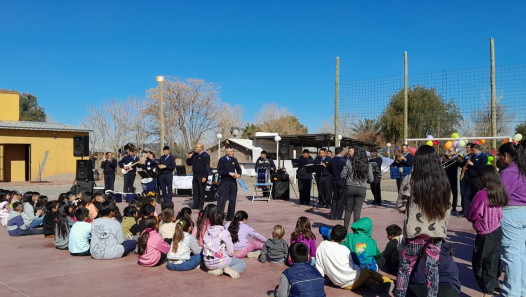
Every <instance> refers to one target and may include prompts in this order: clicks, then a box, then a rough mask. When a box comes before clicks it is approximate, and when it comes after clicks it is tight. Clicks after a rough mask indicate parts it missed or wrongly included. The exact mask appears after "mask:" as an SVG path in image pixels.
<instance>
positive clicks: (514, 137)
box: [513, 133, 522, 141]
mask: <svg viewBox="0 0 526 297" xmlns="http://www.w3.org/2000/svg"><path fill="white" fill-rule="evenodd" d="M513 140H515V141H521V140H522V134H520V133H517V134H515V135H514V136H513Z"/></svg>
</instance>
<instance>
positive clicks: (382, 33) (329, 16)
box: [0, 0, 526, 132]
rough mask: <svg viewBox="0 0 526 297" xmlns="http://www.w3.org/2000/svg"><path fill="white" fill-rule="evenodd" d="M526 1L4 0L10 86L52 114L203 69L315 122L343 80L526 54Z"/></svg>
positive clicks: (225, 91)
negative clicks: (406, 63)
mask: <svg viewBox="0 0 526 297" xmlns="http://www.w3.org/2000/svg"><path fill="white" fill-rule="evenodd" d="M525 15H526V2H524V1H185V2H183V1H51V0H49V1H14V0H13V1H4V0H0V36H1V37H2V42H0V88H6V89H14V90H19V91H21V92H30V93H33V94H34V95H36V96H37V97H38V99H39V104H40V105H42V106H43V107H44V108H45V110H46V111H47V113H48V114H49V115H50V116H51V117H52V119H53V120H55V121H58V122H64V123H68V124H78V123H79V121H80V120H81V119H82V117H83V116H84V115H85V113H86V106H87V105H88V104H92V105H95V106H102V105H103V104H104V102H105V101H106V100H108V99H110V98H120V99H125V98H127V97H128V96H130V95H131V96H136V97H144V96H145V90H146V89H148V88H152V87H155V86H156V81H155V76H156V75H160V74H162V75H166V76H178V77H185V78H190V77H192V78H201V79H204V80H206V81H210V82H216V83H218V84H219V85H220V86H221V98H222V100H224V101H226V102H229V103H230V104H233V105H237V104H240V105H242V106H243V108H244V110H245V118H244V120H246V121H251V122H252V121H255V119H254V116H255V114H256V113H257V111H258V110H259V109H260V108H261V106H262V104H264V103H272V102H275V103H277V104H278V105H280V106H284V107H287V108H288V109H289V110H290V111H291V112H292V113H293V114H295V115H296V116H298V118H299V119H300V121H301V122H302V123H304V124H306V125H307V126H308V127H309V130H310V132H316V130H317V129H318V128H319V126H320V124H321V122H322V120H324V119H329V118H330V117H331V114H332V112H333V109H334V104H333V99H334V60H335V57H336V56H340V59H341V65H340V77H341V79H342V80H355V79H366V78H371V77H377V76H386V75H393V74H400V73H401V71H402V65H403V59H402V53H403V51H404V50H407V51H408V52H409V57H410V70H411V72H415V73H419V72H433V71H440V70H442V69H444V68H451V67H453V68H458V67H464V66H467V67H472V66H473V67H479V66H487V65H488V63H489V50H488V48H489V38H490V37H495V43H496V51H497V57H498V58H497V62H498V64H513V63H523V62H525V60H526V59H525V56H526V39H525V38H524V36H525V33H524V32H526V21H525V18H524V16H525Z"/></svg>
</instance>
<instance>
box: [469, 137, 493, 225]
mask: <svg viewBox="0 0 526 297" xmlns="http://www.w3.org/2000/svg"><path fill="white" fill-rule="evenodd" d="M471 150H472V151H473V154H472V155H471V158H470V159H469V160H468V161H467V162H466V164H467V165H468V166H467V171H466V174H467V176H468V184H469V197H468V201H466V202H465V205H464V206H465V209H464V215H466V214H467V212H468V210H469V208H470V207H471V202H472V201H473V198H474V197H475V195H476V194H477V192H478V191H479V190H480V179H479V172H480V170H481V169H482V168H483V167H484V166H486V165H487V164H488V156H486V155H485V154H484V153H482V151H481V150H480V145H478V144H473V146H472V147H471Z"/></svg>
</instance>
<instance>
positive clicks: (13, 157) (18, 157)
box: [4, 144, 29, 182]
mask: <svg viewBox="0 0 526 297" xmlns="http://www.w3.org/2000/svg"><path fill="white" fill-rule="evenodd" d="M28 146H29V145H28V144H4V169H5V170H4V173H5V174H4V179H5V181H11V182H15V181H29V178H27V174H26V171H28V169H27V167H29V160H28V158H27V157H26V156H27V152H26V150H27V147H28Z"/></svg>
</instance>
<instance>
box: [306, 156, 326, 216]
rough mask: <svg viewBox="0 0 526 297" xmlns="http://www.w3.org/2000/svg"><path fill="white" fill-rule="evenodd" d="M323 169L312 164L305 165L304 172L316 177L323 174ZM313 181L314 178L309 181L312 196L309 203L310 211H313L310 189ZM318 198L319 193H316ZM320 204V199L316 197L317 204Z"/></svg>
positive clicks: (312, 189)
mask: <svg viewBox="0 0 526 297" xmlns="http://www.w3.org/2000/svg"><path fill="white" fill-rule="evenodd" d="M323 169H325V167H323V165H319V164H318V165H314V164H307V165H305V170H306V171H307V173H310V174H311V175H312V174H313V173H316V175H321V174H322V172H323ZM313 179H314V177H313V178H312V179H311V180H310V187H311V191H312V196H311V198H312V199H311V203H312V209H311V211H314V188H313V187H312V186H313V183H314V182H313ZM318 196H319V193H318ZM319 202H320V197H318V203H319Z"/></svg>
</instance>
